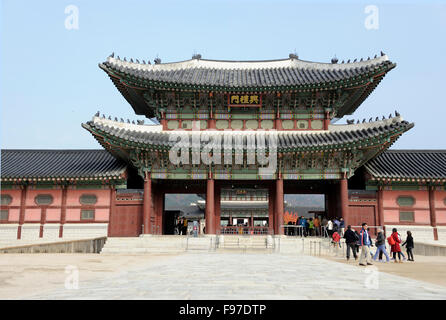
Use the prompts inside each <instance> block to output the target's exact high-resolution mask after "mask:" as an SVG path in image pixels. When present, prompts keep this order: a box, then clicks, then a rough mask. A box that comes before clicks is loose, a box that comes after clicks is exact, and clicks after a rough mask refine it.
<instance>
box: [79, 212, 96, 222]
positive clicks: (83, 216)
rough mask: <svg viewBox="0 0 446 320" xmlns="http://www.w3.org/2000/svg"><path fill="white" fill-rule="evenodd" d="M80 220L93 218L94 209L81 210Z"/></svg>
mask: <svg viewBox="0 0 446 320" xmlns="http://www.w3.org/2000/svg"><path fill="white" fill-rule="evenodd" d="M81 220H94V210H81Z"/></svg>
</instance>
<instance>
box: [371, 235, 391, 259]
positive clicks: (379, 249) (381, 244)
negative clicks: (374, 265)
mask: <svg viewBox="0 0 446 320" xmlns="http://www.w3.org/2000/svg"><path fill="white" fill-rule="evenodd" d="M375 245H376V253H375V255H374V256H373V260H374V261H376V258H377V257H378V256H379V257H381V255H382V254H384V255H385V256H386V262H389V261H390V257H389V255H388V254H387V250H386V239H385V237H384V232H383V230H382V229H378V234H377V236H376V242H375ZM379 261H380V262H382V259H381V258H380V259H379Z"/></svg>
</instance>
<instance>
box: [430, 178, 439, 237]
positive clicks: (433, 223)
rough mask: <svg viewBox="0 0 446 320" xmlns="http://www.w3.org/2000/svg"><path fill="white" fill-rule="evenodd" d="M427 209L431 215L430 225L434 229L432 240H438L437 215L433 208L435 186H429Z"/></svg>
mask: <svg viewBox="0 0 446 320" xmlns="http://www.w3.org/2000/svg"><path fill="white" fill-rule="evenodd" d="M429 211H430V216H431V226H432V228H433V231H434V240H438V229H437V216H436V214H437V213H436V210H435V187H434V186H429Z"/></svg>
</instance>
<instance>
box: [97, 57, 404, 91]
mask: <svg viewBox="0 0 446 320" xmlns="http://www.w3.org/2000/svg"><path fill="white" fill-rule="evenodd" d="M100 67H101V68H102V69H104V70H105V71H106V72H107V73H109V74H110V73H118V74H119V75H120V76H123V75H126V76H131V77H134V78H136V79H140V80H143V81H148V82H156V83H160V84H162V83H173V84H177V85H180V86H182V85H189V86H205V87H224V88H234V89H236V88H254V87H257V88H258V87H281V86H284V87H289V86H293V87H296V86H301V87H305V86H308V85H319V84H329V83H333V84H334V83H339V82H341V81H343V80H347V79H354V78H357V77H359V76H366V75H374V74H376V73H378V72H383V71H384V72H386V71H388V70H390V69H392V68H393V67H395V64H394V63H392V62H390V61H389V59H388V57H387V55H382V56H380V57H376V58H374V59H369V60H365V61H359V62H352V63H339V64H338V63H320V62H309V61H303V60H299V59H297V58H289V59H281V60H269V61H221V60H220V61H218V60H206V59H191V60H187V61H181V62H173V63H159V64H153V65H152V64H143V63H139V62H133V59H132V60H131V61H130V62H128V61H123V60H120V59H119V57H118V58H114V56H110V57H108V59H107V61H105V62H104V63H102V64H100Z"/></svg>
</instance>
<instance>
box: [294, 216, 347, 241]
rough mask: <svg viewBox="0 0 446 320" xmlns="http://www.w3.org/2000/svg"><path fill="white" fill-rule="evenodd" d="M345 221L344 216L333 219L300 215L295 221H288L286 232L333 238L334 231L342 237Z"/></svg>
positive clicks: (304, 235)
mask: <svg viewBox="0 0 446 320" xmlns="http://www.w3.org/2000/svg"><path fill="white" fill-rule="evenodd" d="M344 231H345V221H344V219H343V218H334V219H333V220H331V219H327V218H325V217H317V216H316V217H314V218H305V217H304V216H301V217H299V218H298V219H297V220H296V221H295V222H294V221H290V222H288V224H287V226H286V227H285V234H286V235H289V236H293V235H296V236H303V237H307V236H321V235H322V236H327V237H330V238H332V236H333V234H334V233H338V234H339V235H340V236H341V237H342V236H343V235H344Z"/></svg>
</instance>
